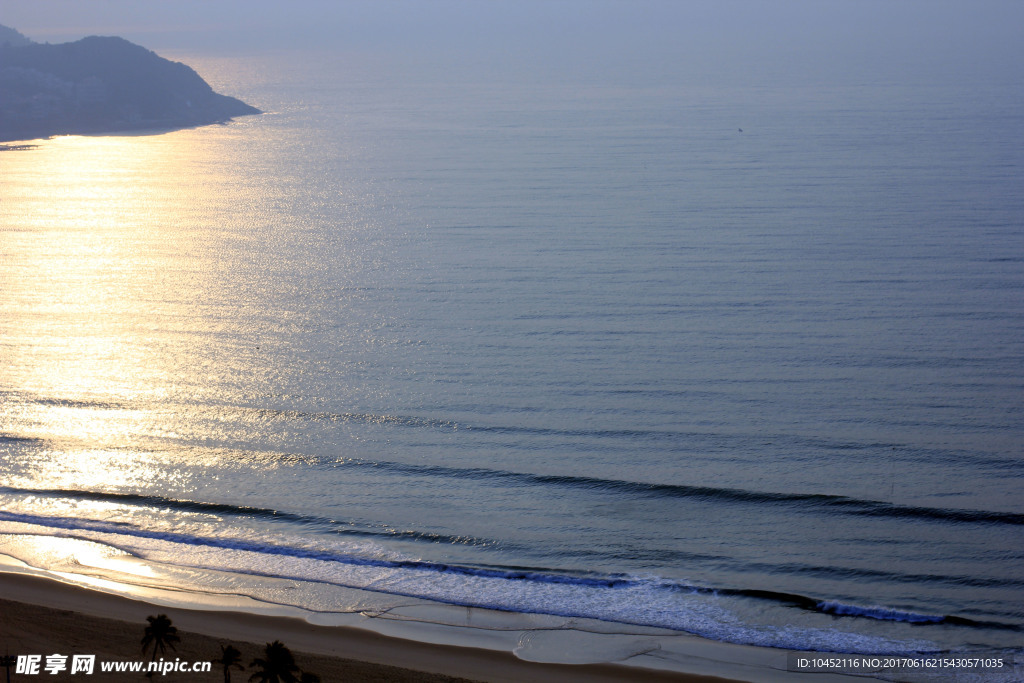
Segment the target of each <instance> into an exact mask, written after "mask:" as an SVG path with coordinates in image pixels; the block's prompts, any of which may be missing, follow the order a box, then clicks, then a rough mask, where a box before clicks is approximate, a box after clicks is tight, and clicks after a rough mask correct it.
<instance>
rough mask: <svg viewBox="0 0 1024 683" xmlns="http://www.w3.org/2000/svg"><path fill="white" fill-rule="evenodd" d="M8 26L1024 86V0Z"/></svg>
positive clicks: (637, 2) (48, 1) (84, 9)
mask: <svg viewBox="0 0 1024 683" xmlns="http://www.w3.org/2000/svg"><path fill="white" fill-rule="evenodd" d="M0 23H2V24H6V25H8V26H12V27H14V28H16V29H18V30H20V31H21V32H22V33H25V34H26V35H28V36H29V37H31V38H34V39H36V40H46V41H50V42H63V41H65V40H74V39H77V38H80V37H82V36H85V35H92V34H100V35H121V36H123V37H125V38H128V39H129V40H132V41H133V42H137V43H139V44H141V45H144V46H146V47H148V48H151V49H153V50H156V51H157V52H159V51H161V50H171V51H174V52H178V53H180V52H182V51H189V50H193V51H201V52H210V53H219V54H232V53H234V54H240V55H241V54H246V53H252V52H254V51H259V52H263V51H270V50H281V49H292V48H306V47H311V46H312V47H323V48H336V49H341V50H347V51H377V52H379V53H381V54H389V55H393V56H405V57H408V58H411V59H437V60H439V61H441V62H443V61H444V60H446V59H447V60H470V61H478V62H479V63H480V64H482V65H491V66H493V67H495V68H501V67H502V66H505V67H509V66H510V65H514V66H522V65H526V66H530V67H531V68H545V67H550V68H551V69H572V68H574V67H580V66H583V65H586V67H587V68H588V69H590V70H593V69H594V67H595V66H596V67H598V68H607V69H608V70H610V71H616V70H621V71H624V72H626V71H629V70H631V69H632V70H637V69H655V70H657V69H659V68H666V67H672V69H675V68H679V69H682V70H683V71H686V72H688V73H701V72H706V73H709V74H710V73H722V74H730V73H731V74H734V75H735V74H742V73H751V74H755V75H756V74H763V75H764V77H765V78H773V77H782V76H784V75H786V74H798V75H799V74H802V75H804V76H806V77H807V78H813V79H824V80H828V79H829V78H831V77H835V78H838V79H841V80H843V79H847V80H848V79H852V80H855V81H856V80H865V79H869V80H874V79H881V80H894V81H897V82H902V81H913V80H917V79H921V78H926V79H932V80H933V79H936V78H938V79H941V78H942V77H943V75H944V74H945V75H948V76H950V77H957V78H960V79H964V78H967V79H972V78H974V79H984V80H987V81H996V82H1020V81H1021V80H1022V78H1024V47H1022V46H1024V1H1022V0H372V1H365V0H359V1H349V2H346V1H344V0H290V1H287V2H286V1H284V0H275V1H271V0H247V1H243V0H215V1H212V2H211V1H210V0H175V1H174V2H143V1H141V0H5V2H4V4H3V6H2V8H0ZM670 70H671V69H670Z"/></svg>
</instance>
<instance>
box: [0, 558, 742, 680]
mask: <svg viewBox="0 0 1024 683" xmlns="http://www.w3.org/2000/svg"><path fill="white" fill-rule="evenodd" d="M0 614H3V616H4V618H3V619H2V620H0V621H2V623H0V647H3V648H5V649H6V650H7V652H9V653H10V654H12V655H17V654H41V655H43V657H44V661H45V657H46V655H48V654H54V653H57V654H62V655H68V656H70V655H75V654H95V655H97V662H100V661H113V660H116V661H134V660H142V659H143V654H142V651H141V647H140V645H139V643H140V641H141V637H142V634H143V629H144V627H145V625H146V617H147V616H149V615H153V614H167V615H168V616H169V617H170V618H171V620H172V622H173V624H174V626H175V627H177V628H178V635H179V636H180V637H181V642H180V643H179V644H178V646H177V648H176V650H174V651H170V650H169V651H167V653H166V654H165V655H164V657H165V658H166V660H167V661H171V660H173V659H174V658H180V659H181V660H182V661H186V662H187V661H190V660H191V661H213V660H215V659H217V658H218V657H219V656H220V647H219V646H220V645H221V644H232V645H234V646H235V647H237V648H238V649H239V650H241V652H242V662H243V664H248V663H249V662H250V661H251V660H252V659H253V658H254V657H257V656H261V655H262V652H261V650H262V647H263V645H264V644H265V643H268V642H272V641H274V640H280V641H281V642H283V643H284V644H285V645H286V646H288V648H289V649H290V650H291V651H292V653H293V654H294V655H295V659H296V662H297V663H298V665H299V666H300V667H301V668H302V669H303V670H304V671H310V672H312V673H315V674H317V675H319V676H320V678H321V680H322V681H323V682H324V683H327V682H328V681H342V680H344V681H346V682H348V681H424V683H444V682H448V683H456V682H457V681H481V682H491V681H493V682H495V683H502V682H506V681H507V682H509V683H513V682H515V681H523V680H530V681H537V682H538V683H547V682H550V683H556V682H564V683H590V682H593V683H613V682H617V681H621V682H623V683H625V682H633V681H652V682H658V681H664V682H665V683H668V682H670V681H676V682H679V683H723V682H725V681H730V680H732V681H737V680H742V679H736V678H728V677H723V676H709V675H704V674H696V673H693V674H691V673H678V672H670V671H658V670H654V669H648V668H640V667H636V666H625V665H621V664H582V665H573V664H547V663H536V662H528V661H524V660H521V659H519V658H517V657H516V656H515V655H513V654H512V653H509V652H500V651H496V650H485V649H481V648H475V647H457V646H452V645H435V644H429V643H423V642H419V641H413V640H405V639H399V638H394V637H390V636H385V635H380V634H377V633H374V632H373V631H369V630H365V629H359V628H354V627H348V626H317V625H314V624H310V623H308V622H306V621H304V620H302V619H296V618H292V617H286V616H266V615H257V614H250V613H243V612H231V611H210V612H207V611H199V610H191V609H183V608H176V607H164V606H160V605H157V604H152V603H148V602H144V601H142V600H134V599H129V598H125V597H120V596H116V595H110V594H107V593H102V592H99V591H95V590H90V589H87V588H82V587H79V586H74V585H70V584H67V583H63V582H61V581H58V580H55V579H51V578H47V577H40V576H33V575H26V574H14V573H7V572H3V573H0ZM709 642H710V641H709ZM43 675H46V678H47V679H48V680H77V679H78V678H81V676H78V677H77V678H76V677H75V676H71V675H67V674H66V673H65V674H63V675H61V674H58V675H55V676H54V675H48V674H45V672H44V673H43ZM248 675H249V671H248V669H247V670H246V671H237V672H236V673H235V678H237V679H238V680H247V679H248ZM126 676H128V677H131V676H132V674H126V673H120V674H113V673H109V674H103V673H100V672H99V670H98V669H97V671H96V673H95V674H94V675H93V676H91V677H90V678H91V679H93V680H104V679H106V680H125V677H126ZM160 678H161V679H162V680H166V681H168V682H170V681H176V680H180V681H185V680H188V681H203V680H211V681H221V680H223V672H222V670H221V669H219V668H218V667H217V666H216V665H214V666H213V670H212V671H211V672H210V673H207V674H193V673H189V674H183V673H174V672H172V673H169V674H167V675H165V676H161V677H160Z"/></svg>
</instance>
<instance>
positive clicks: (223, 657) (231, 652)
mask: <svg viewBox="0 0 1024 683" xmlns="http://www.w3.org/2000/svg"><path fill="white" fill-rule="evenodd" d="M217 663H218V664H220V665H221V666H222V667H224V683H231V667H236V668H238V669H242V670H245V667H244V666H242V653H241V652H239V651H238V650H236V649H235V646H234V645H221V646H220V659H218V660H217Z"/></svg>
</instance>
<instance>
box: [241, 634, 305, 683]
mask: <svg viewBox="0 0 1024 683" xmlns="http://www.w3.org/2000/svg"><path fill="white" fill-rule="evenodd" d="M263 653H264V657H265V659H260V658H257V659H254V660H252V664H250V665H249V666H250V667H259V671H257V672H256V673H254V674H253V675H252V676H249V681H250V683H252V682H257V683H298V681H299V679H298V678H296V677H295V674H296V673H298V671H299V667H297V666H295V658H294V657H292V652H291V650H289V649H288V648H286V647H285V646H284V645H283V644H282V643H281V641H280V640H275V641H274V642H273V643H267V646H266V648H264V650H263Z"/></svg>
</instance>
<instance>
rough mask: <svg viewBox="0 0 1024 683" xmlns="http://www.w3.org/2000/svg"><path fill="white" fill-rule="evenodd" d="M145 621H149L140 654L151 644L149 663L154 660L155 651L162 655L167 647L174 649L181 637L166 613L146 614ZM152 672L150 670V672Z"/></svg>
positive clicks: (144, 652)
mask: <svg viewBox="0 0 1024 683" xmlns="http://www.w3.org/2000/svg"><path fill="white" fill-rule="evenodd" d="M146 621H148V622H149V626H147V627H146V631H145V634H144V635H143V636H142V654H146V651H147V650H149V647H150V646H151V645H152V646H153V657H152V658H151V659H150V663H152V662H155V661H156V653H157V652H159V653H160V656H161V657H162V656H163V654H164V652H165V651H166V649H167V647H168V646H170V648H171V649H172V650H173V649H174V644H175V643H178V642H181V638H179V637H178V629H177V628H175V627H174V626H171V620H170V619H169V618H168V617H167V615H166V614H158V615H157V616H155V617H154V616H152V615H150V616H148V617H146ZM150 673H152V672H150Z"/></svg>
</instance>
